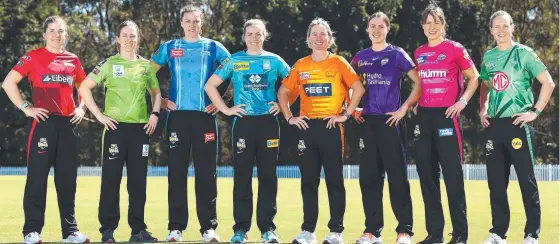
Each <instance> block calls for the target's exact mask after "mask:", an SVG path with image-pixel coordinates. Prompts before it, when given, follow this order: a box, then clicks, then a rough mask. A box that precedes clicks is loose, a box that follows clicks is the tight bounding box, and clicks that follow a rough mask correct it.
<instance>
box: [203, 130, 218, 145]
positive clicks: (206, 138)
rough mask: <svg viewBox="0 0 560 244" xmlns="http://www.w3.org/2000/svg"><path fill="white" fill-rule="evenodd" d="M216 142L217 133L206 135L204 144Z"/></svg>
mask: <svg viewBox="0 0 560 244" xmlns="http://www.w3.org/2000/svg"><path fill="white" fill-rule="evenodd" d="M215 140H216V133H214V132H210V133H204V143H207V142H209V141H215Z"/></svg>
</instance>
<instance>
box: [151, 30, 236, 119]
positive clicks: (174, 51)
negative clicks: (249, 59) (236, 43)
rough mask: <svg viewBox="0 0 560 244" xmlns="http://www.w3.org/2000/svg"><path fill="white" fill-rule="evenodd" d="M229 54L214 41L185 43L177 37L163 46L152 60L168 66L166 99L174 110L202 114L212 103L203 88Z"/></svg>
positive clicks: (204, 40) (205, 39) (203, 40)
mask: <svg viewBox="0 0 560 244" xmlns="http://www.w3.org/2000/svg"><path fill="white" fill-rule="evenodd" d="M229 55H230V54H229V52H228V50H227V49H226V48H225V47H224V45H222V44H221V43H219V42H217V41H214V40H211V39H208V38H201V39H200V40H199V41H197V42H187V41H185V40H184V39H183V38H180V39H176V40H171V41H168V42H166V43H163V44H162V45H161V46H160V47H159V48H158V50H157V51H156V52H155V53H154V54H153V55H152V60H153V61H154V62H155V63H156V64H158V65H160V66H163V65H165V64H166V63H167V64H168V65H169V70H170V71H171V86H170V87H169V99H170V100H171V101H173V102H174V103H175V104H177V110H194V111H204V108H206V106H208V105H209V104H210V103H212V101H210V98H208V95H206V93H205V92H204V85H205V84H206V81H207V80H208V78H210V76H211V75H212V74H213V73H214V70H216V68H217V67H218V65H219V64H220V63H221V62H223V61H224V60H225V59H226V58H227V57H229Z"/></svg>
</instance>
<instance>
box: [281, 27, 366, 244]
mask: <svg viewBox="0 0 560 244" xmlns="http://www.w3.org/2000/svg"><path fill="white" fill-rule="evenodd" d="M307 44H308V46H309V47H310V48H311V49H312V50H313V52H312V53H311V55H309V56H307V57H304V58H302V59H300V60H298V61H297V62H296V64H295V65H294V67H293V69H292V70H291V71H290V74H289V75H288V77H287V78H286V79H284V80H283V81H282V86H281V87H280V89H279V90H278V101H279V103H280V108H281V109H282V113H283V114H284V117H285V118H286V121H288V123H289V124H290V125H295V126H297V127H298V128H299V129H300V133H299V135H298V141H299V142H298V162H299V169H300V172H301V194H302V197H303V213H304V221H303V224H302V225H301V230H302V232H301V233H300V234H299V235H298V236H297V237H296V238H295V239H294V241H293V243H299V244H307V243H317V241H316V239H315V234H314V232H315V227H316V225H317V217H318V213H319V209H318V208H319V207H318V188H319V179H320V174H321V166H323V167H324V171H325V181H326V183H327V191H328V194H329V206H330V214H331V219H330V221H329V224H328V227H329V229H330V233H329V235H328V236H327V237H326V238H325V240H324V242H323V243H330V244H338V243H343V240H342V231H343V230H344V227H343V224H342V222H343V217H344V210H345V208H346V196H345V195H346V192H345V189H344V178H343V175H342V155H343V153H342V151H343V147H344V136H343V135H344V133H343V128H342V125H341V123H343V122H345V121H346V120H348V119H349V118H350V116H351V114H352V112H354V109H356V107H357V106H358V103H359V101H360V99H361V97H362V95H363V94H364V87H363V86H362V83H361V82H360V77H359V76H358V75H357V74H356V72H354V70H353V69H352V67H351V66H350V64H349V63H348V62H347V61H346V60H345V59H344V58H343V57H341V56H338V55H336V54H333V53H331V52H329V50H328V49H329V48H330V47H331V45H332V44H334V37H333V32H332V30H331V28H330V26H329V24H328V23H327V22H326V21H325V20H323V19H321V18H318V19H315V20H313V21H312V22H311V24H310V25H309V28H308V30H307ZM350 89H352V96H351V99H350V103H349V104H348V106H347V107H346V110H344V108H343V104H344V101H345V100H347V99H346V98H347V96H348V94H349V92H348V91H349V90H350ZM292 91H299V96H300V116H299V117H293V116H292V113H291V112H290V108H289V104H288V103H289V95H290V93H291V92H292Z"/></svg>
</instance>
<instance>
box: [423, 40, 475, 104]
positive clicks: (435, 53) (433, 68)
mask: <svg viewBox="0 0 560 244" xmlns="http://www.w3.org/2000/svg"><path fill="white" fill-rule="evenodd" d="M414 58H415V62H416V66H417V67H418V75H419V76H420V81H421V82H422V94H421V96H420V100H419V101H418V105H420V106H421V107H450V106H452V105H453V104H454V103H455V102H457V101H458V100H459V98H460V97H461V95H463V92H464V84H463V83H464V81H463V73H462V71H463V70H466V69H468V68H470V67H471V66H473V62H472V60H471V58H470V56H469V53H468V52H467V50H465V48H464V47H463V45H461V44H460V43H457V42H454V41H451V40H448V39H445V40H444V41H443V42H442V43H440V44H438V45H437V46H433V47H430V46H428V44H424V45H422V46H420V47H419V48H418V49H416V51H415V52H414Z"/></svg>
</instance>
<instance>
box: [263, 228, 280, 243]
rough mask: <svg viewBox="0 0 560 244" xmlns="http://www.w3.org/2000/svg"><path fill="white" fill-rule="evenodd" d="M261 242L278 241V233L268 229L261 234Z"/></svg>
mask: <svg viewBox="0 0 560 244" xmlns="http://www.w3.org/2000/svg"><path fill="white" fill-rule="evenodd" d="M261 242H262V243H279V242H280V238H278V234H276V232H274V231H272V230H269V231H267V232H265V233H264V234H262V235H261Z"/></svg>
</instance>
